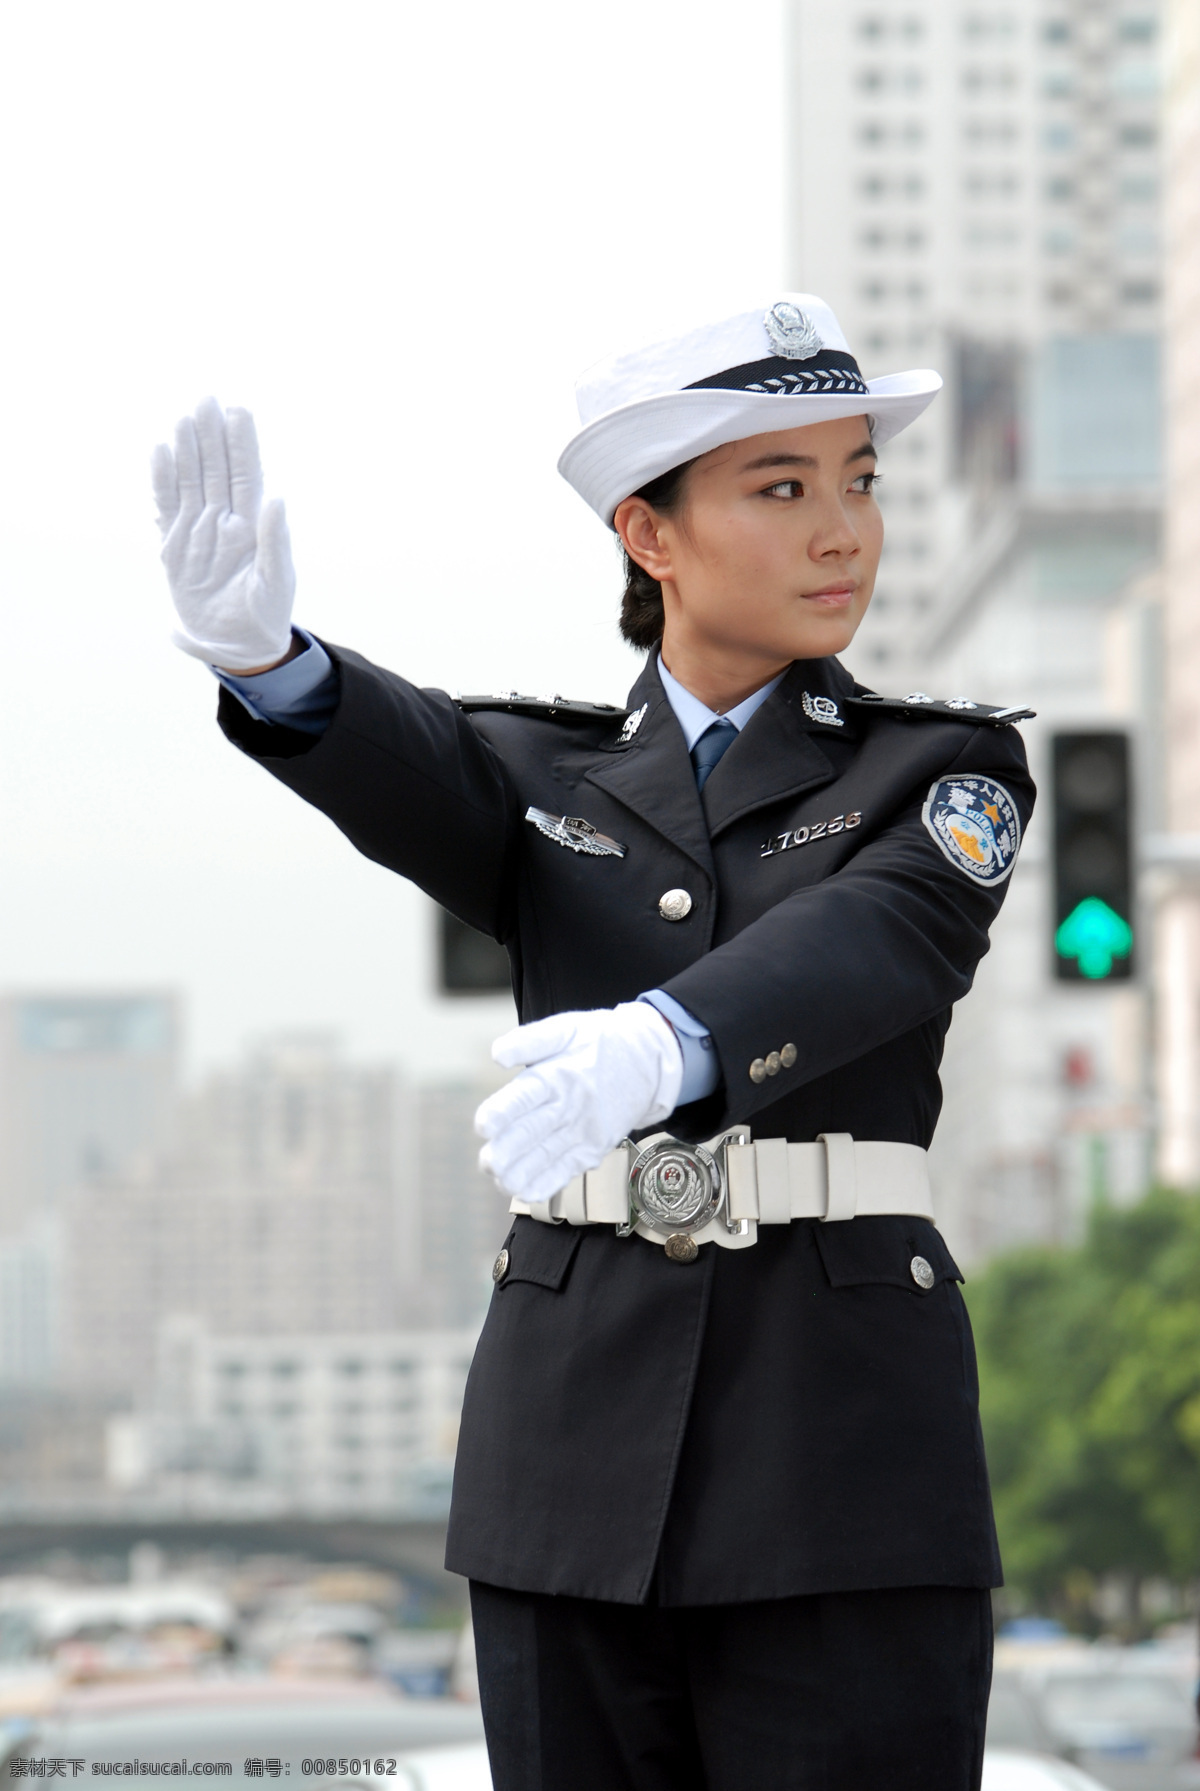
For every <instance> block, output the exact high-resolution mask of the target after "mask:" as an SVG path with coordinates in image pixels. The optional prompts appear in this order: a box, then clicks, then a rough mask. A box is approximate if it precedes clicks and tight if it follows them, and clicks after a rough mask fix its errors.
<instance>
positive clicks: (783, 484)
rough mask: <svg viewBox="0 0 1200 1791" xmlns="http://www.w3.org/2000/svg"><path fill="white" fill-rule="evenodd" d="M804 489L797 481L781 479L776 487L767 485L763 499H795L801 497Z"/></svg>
mask: <svg viewBox="0 0 1200 1791" xmlns="http://www.w3.org/2000/svg"><path fill="white" fill-rule="evenodd" d="M803 495H804V487H803V485H802V484H801V483H800V481H799V479H781V480H780V482H779V484H778V485H768V486H767V489H766V490H765V491H764V493H763V496H764V497H777V498H796V497H803Z"/></svg>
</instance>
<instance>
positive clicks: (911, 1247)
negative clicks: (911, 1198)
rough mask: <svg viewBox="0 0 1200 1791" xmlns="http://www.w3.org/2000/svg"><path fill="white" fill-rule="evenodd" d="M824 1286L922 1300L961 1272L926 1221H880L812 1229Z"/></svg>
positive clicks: (856, 1221)
mask: <svg viewBox="0 0 1200 1791" xmlns="http://www.w3.org/2000/svg"><path fill="white" fill-rule="evenodd" d="M813 1231H814V1234H815V1236H816V1241H817V1249H818V1251H819V1253H820V1257H821V1264H822V1267H823V1268H824V1270H825V1276H826V1279H827V1280H828V1282H829V1285H830V1287H833V1288H838V1287H864V1286H872V1285H873V1286H883V1287H902V1288H903V1289H904V1290H905V1292H906V1293H910V1294H912V1295H914V1296H915V1297H916V1298H924V1299H927V1298H928V1297H929V1295H930V1294H932V1293H933V1291H934V1289H935V1288H937V1287H938V1286H940V1285H941V1284H942V1283H943V1282H946V1281H961V1280H962V1278H963V1277H962V1273H961V1271H960V1269H959V1267H958V1265H957V1263H956V1262H955V1260H954V1258H953V1257H952V1256H951V1254H950V1252H949V1250H947V1248H946V1245H945V1242H944V1240H943V1238H942V1235H941V1233H940V1232H939V1231H938V1230H937V1228H936V1226H933V1225H931V1224H930V1223H929V1221H928V1219H915V1218H913V1219H910V1218H906V1217H904V1216H902V1215H901V1216H892V1215H888V1216H880V1217H878V1218H872V1219H849V1220H846V1221H845V1222H843V1223H841V1224H839V1223H837V1222H834V1223H833V1224H829V1225H816V1226H814V1227H813Z"/></svg>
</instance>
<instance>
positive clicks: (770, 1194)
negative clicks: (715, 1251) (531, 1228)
mask: <svg viewBox="0 0 1200 1791" xmlns="http://www.w3.org/2000/svg"><path fill="white" fill-rule="evenodd" d="M509 1211H510V1212H513V1213H524V1214H527V1215H528V1216H529V1217H530V1218H531V1219H540V1220H542V1221H544V1222H546V1223H549V1224H562V1223H563V1222H564V1221H565V1222H566V1223H567V1224H568V1225H615V1226H616V1228H617V1235H618V1236H619V1237H629V1236H631V1235H632V1234H633V1233H634V1232H637V1233H638V1235H639V1236H641V1237H644V1238H648V1239H650V1240H651V1241H654V1242H658V1243H662V1244H664V1245H665V1248H666V1251H667V1254H668V1256H671V1257H674V1258H675V1259H676V1260H677V1261H679V1262H692V1261H694V1260H695V1257H696V1255H697V1252H698V1249H699V1246H700V1245H701V1244H709V1243H714V1244H721V1245H723V1246H724V1248H725V1249H727V1250H742V1249H745V1247H746V1246H747V1245H748V1244H753V1243H755V1242H757V1238H758V1227H759V1226H760V1225H789V1224H790V1223H791V1221H792V1220H793V1219H821V1220H823V1221H824V1222H825V1223H826V1224H831V1223H839V1222H841V1221H844V1220H846V1219H856V1218H868V1217H875V1216H876V1215H878V1214H882V1213H904V1214H908V1215H909V1216H911V1217H913V1218H918V1219H932V1218H933V1197H932V1195H931V1193H930V1189H929V1160H928V1157H927V1156H926V1153H925V1152H924V1151H923V1150H922V1149H921V1147H920V1146H919V1145H916V1144H892V1143H888V1142H872V1141H870V1140H860V1139H856V1138H852V1137H851V1136H850V1134H849V1132H822V1133H821V1134H820V1136H819V1137H818V1138H817V1139H816V1141H815V1142H814V1143H812V1144H792V1143H790V1142H789V1141H788V1139H786V1138H752V1137H751V1134H750V1129H749V1127H748V1126H731V1127H730V1128H729V1130H728V1131H726V1132H722V1133H721V1134H720V1135H719V1136H718V1137H716V1138H710V1139H709V1140H708V1141H707V1142H706V1143H705V1144H684V1143H682V1142H681V1141H680V1140H679V1139H678V1138H672V1137H671V1135H670V1134H669V1133H668V1132H659V1133H656V1134H655V1135H654V1137H652V1138H644V1139H643V1140H642V1142H641V1143H640V1144H633V1143H632V1142H631V1141H630V1140H629V1139H626V1140H625V1142H624V1143H623V1144H619V1145H618V1146H617V1148H616V1150H614V1151H610V1152H609V1154H608V1156H607V1157H605V1159H604V1161H603V1162H602V1163H601V1164H600V1166H599V1168H598V1169H591V1170H589V1171H588V1173H587V1174H586V1175H577V1176H576V1177H575V1178H574V1180H573V1181H570V1182H568V1184H567V1186H566V1187H565V1188H564V1189H563V1190H562V1191H561V1193H558V1194H556V1195H555V1196H554V1197H553V1199H552V1200H547V1201H540V1202H538V1203H537V1204H536V1205H533V1204H528V1203H526V1202H525V1201H523V1200H514V1201H513V1202H512V1204H511V1206H510V1207H509Z"/></svg>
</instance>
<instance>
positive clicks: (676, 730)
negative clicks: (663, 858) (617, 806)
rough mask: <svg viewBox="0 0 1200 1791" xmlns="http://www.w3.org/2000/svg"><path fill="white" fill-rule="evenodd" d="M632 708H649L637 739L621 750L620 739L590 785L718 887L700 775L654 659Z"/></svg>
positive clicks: (635, 689)
mask: <svg viewBox="0 0 1200 1791" xmlns="http://www.w3.org/2000/svg"><path fill="white" fill-rule="evenodd" d="M628 703H629V709H630V712H631V714H636V713H637V711H638V710H639V709H641V708H642V706H643V704H644V705H645V710H646V712H645V715H644V716H643V717H642V720H641V721H640V722H639V724H638V727H637V731H636V733H635V734H634V735H633V737H632V738H631V739H630V740H629V742H628V744H621V742H620V737H619V736H618V737H617V739H616V740H615V741H614V742H613V744H612V745H611V746H610V747H609V748H608V749H607V750H606V751H605V753H604V755H603V757H602V758H601V759H600V762H599V763H598V764H596V765H594V766H593V767H592V769H591V770H590V771H588V772H587V773H586V776H587V779H588V781H589V782H590V783H594V784H598V785H599V786H600V788H601V789H602V790H606V791H607V792H608V794H609V795H610V796H615V797H616V799H617V801H618V802H621V803H624V805H625V807H626V808H629V809H632V810H633V812H634V814H635V815H640V817H641V818H642V820H643V821H646V822H648V823H649V825H650V826H651V827H653V828H655V829H656V831H657V832H659V833H661V834H663V835H664V836H665V837H666V838H667V839H669V840H670V841H671V843H672V844H673V845H675V846H678V848H679V849H680V851H682V852H686V853H687V855H688V857H689V858H691V859H692V860H693V861H694V862H695V863H696V864H697V865H699V867H700V869H701V870H703V871H704V872H705V873H706V874H707V875H708V876H709V877H710V878H712V880H713V881H714V882H715V881H716V873H715V868H714V865H713V856H712V848H711V846H710V844H709V836H708V823H707V821H706V820H705V816H704V810H703V808H702V807H701V805H700V795H699V792H698V791H697V789H696V774H695V771H694V770H693V768H692V761H691V759H690V758H689V756H688V750H687V746H686V744H685V742H684V738H683V729H682V728H681V727H680V725H679V723H678V721H677V720H676V718H675V711H674V710H673V709H672V708H671V705H670V703H669V702H668V701H667V698H666V693H665V692H664V690H663V687H662V680H661V679H660V678H659V675H658V666H657V664H656V661H655V658H654V657H653V656H652V657H651V658H649V659H648V660H647V662H646V667H645V670H644V671H643V672H642V675H641V677H640V678H639V679H638V681H637V683H636V684H635V685H634V687H633V689H632V690H631V691H630V693H629V698H628ZM733 750H734V749H733V748H730V751H731V752H732V751H733ZM728 756H729V755H728V754H726V757H728ZM710 781H711V780H710Z"/></svg>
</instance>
